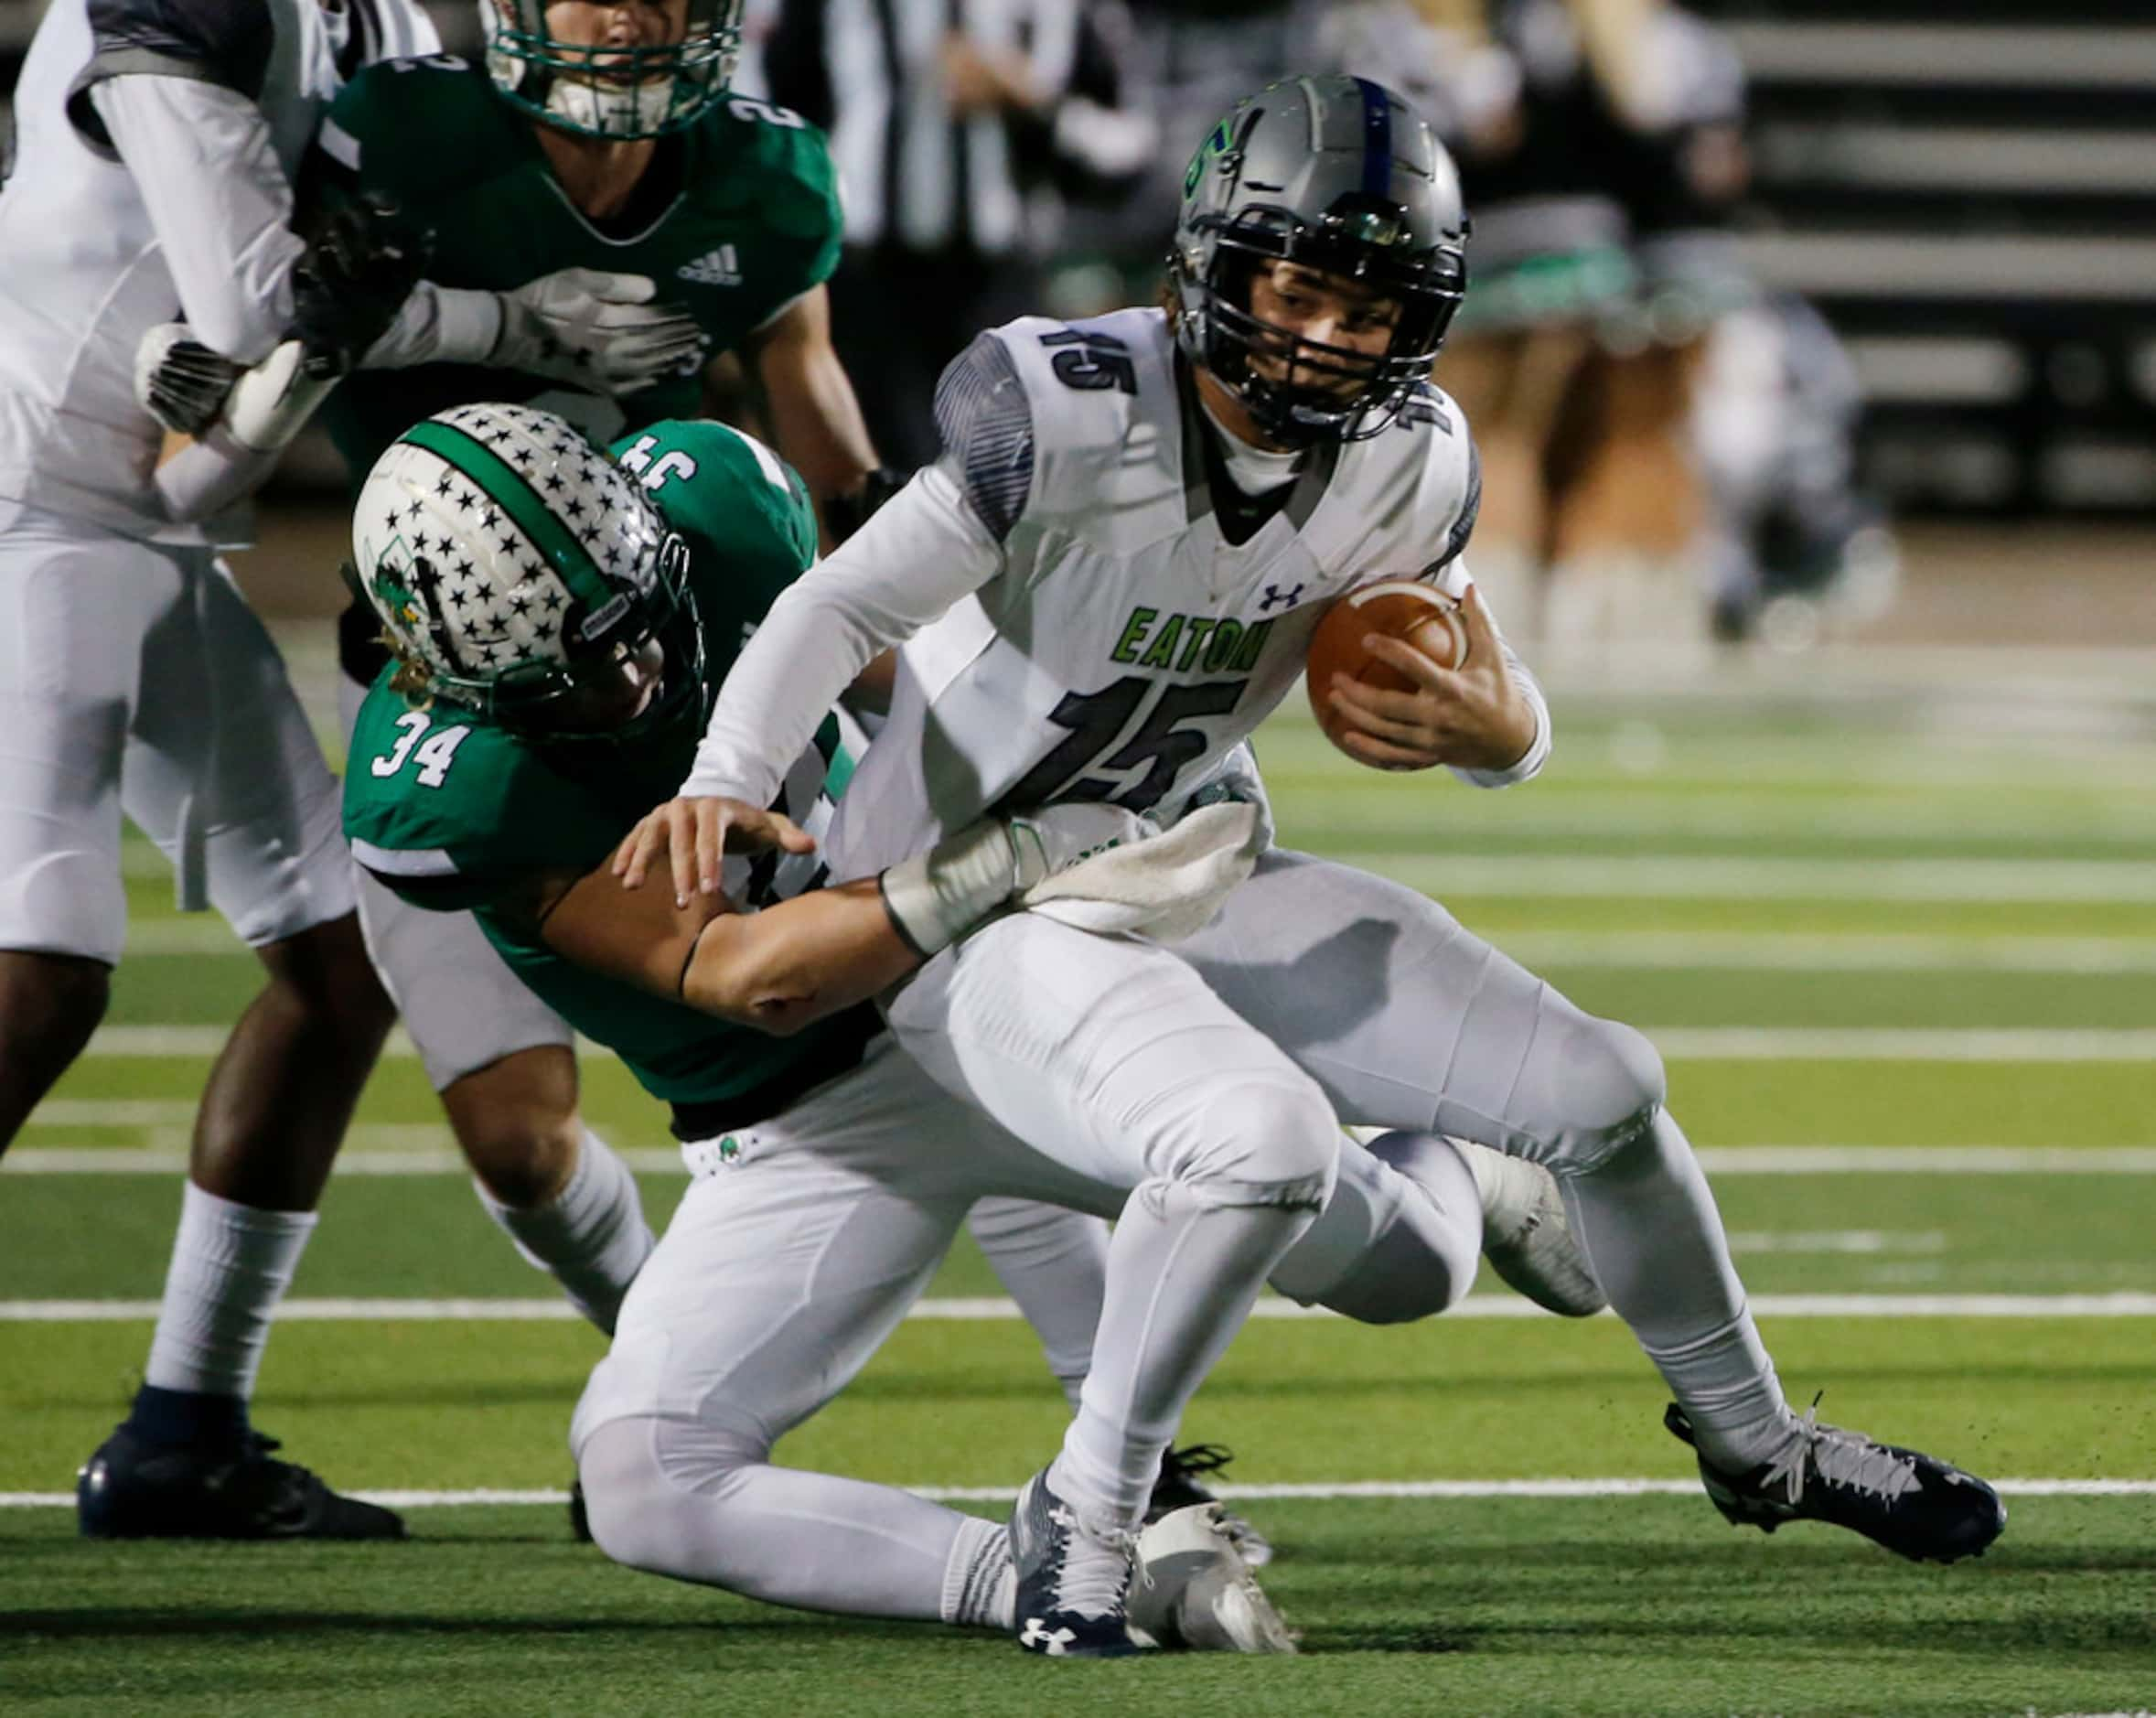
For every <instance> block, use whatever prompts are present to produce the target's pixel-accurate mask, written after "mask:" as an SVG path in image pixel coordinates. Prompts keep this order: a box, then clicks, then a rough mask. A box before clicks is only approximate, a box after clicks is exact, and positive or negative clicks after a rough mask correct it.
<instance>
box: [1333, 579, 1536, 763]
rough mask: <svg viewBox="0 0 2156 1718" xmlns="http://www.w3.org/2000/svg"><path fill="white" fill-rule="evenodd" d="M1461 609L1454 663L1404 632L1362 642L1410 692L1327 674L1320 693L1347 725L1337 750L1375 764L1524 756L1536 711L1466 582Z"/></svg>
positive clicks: (1514, 759)
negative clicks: (1463, 643) (1409, 684)
mask: <svg viewBox="0 0 2156 1718" xmlns="http://www.w3.org/2000/svg"><path fill="white" fill-rule="evenodd" d="M1460 614H1461V617H1462V619H1463V620H1464V622H1465V624H1466V628H1467V655H1466V660H1464V661H1463V662H1462V663H1461V664H1460V666H1459V667H1457V668H1441V667H1440V666H1439V665H1438V664H1437V663H1436V662H1434V661H1433V660H1431V659H1430V658H1429V657H1427V656H1425V655H1424V654H1423V653H1422V652H1421V651H1420V650H1416V649H1415V647H1414V646H1413V645H1411V644H1409V643H1407V642H1406V641H1405V640H1404V639H1391V638H1386V637H1384V636H1383V635H1381V634H1378V633H1372V634H1371V635H1370V636H1369V637H1368V639H1367V640H1366V641H1365V648H1366V649H1367V650H1368V651H1369V653H1370V655H1371V656H1372V657H1373V658H1375V659H1376V660H1378V661H1381V662H1383V663H1385V664H1386V665H1387V666H1389V667H1391V668H1396V669H1398V670H1399V671H1400V672H1401V673H1402V674H1405V675H1406V676H1407V677H1408V678H1409V679H1410V680H1411V681H1413V682H1415V690H1414V691H1412V692H1386V691H1382V690H1380V689H1379V688H1378V687H1375V686H1368V685H1364V684H1363V683H1361V682H1358V681H1354V680H1350V679H1349V678H1348V677H1347V676H1346V675H1345V674H1335V675H1334V676H1333V684H1332V686H1331V688H1330V689H1329V691H1328V692H1327V694H1326V695H1327V697H1328V699H1329V700H1330V702H1331V704H1332V707H1333V709H1334V710H1335V712H1337V713H1338V714H1339V715H1340V717H1341V718H1342V720H1343V721H1344V722H1346V724H1347V727H1346V730H1345V731H1344V732H1343V733H1342V734H1341V735H1340V736H1339V744H1340V746H1341V749H1342V750H1344V751H1346V752H1347V753H1348V754H1349V755H1350V756H1351V757H1357V758H1359V759H1360V760H1361V761H1362V762H1364V763H1366V764H1370V765H1373V766H1375V767H1376V768H1379V769H1432V768H1436V767H1437V766H1438V765H1440V764H1450V765H1453V766H1455V767H1457V768H1462V769H1508V768H1511V767H1512V766H1513V765H1514V764H1517V763H1518V761H1519V760H1520V759H1521V758H1522V757H1526V756H1527V753H1528V748H1529V746H1532V745H1533V744H1534V743H1535V713H1534V710H1533V709H1532V707H1530V706H1529V703H1528V701H1527V700H1526V698H1524V697H1522V696H1521V695H1520V691H1519V688H1518V687H1517V686H1515V685H1514V684H1513V683H1512V676H1511V675H1510V674H1508V673H1507V672H1506V671H1505V652H1504V649H1503V647H1502V646H1501V645H1500V644H1499V643H1498V642H1497V630H1496V628H1495V627H1494V626H1492V625H1491V624H1490V611H1489V610H1488V609H1486V608H1485V607H1483V602H1482V593H1481V592H1480V591H1478V590H1476V589H1475V586H1474V585H1469V586H1468V587H1467V594H1466V596H1464V598H1463V599H1462V600H1461V604H1460Z"/></svg>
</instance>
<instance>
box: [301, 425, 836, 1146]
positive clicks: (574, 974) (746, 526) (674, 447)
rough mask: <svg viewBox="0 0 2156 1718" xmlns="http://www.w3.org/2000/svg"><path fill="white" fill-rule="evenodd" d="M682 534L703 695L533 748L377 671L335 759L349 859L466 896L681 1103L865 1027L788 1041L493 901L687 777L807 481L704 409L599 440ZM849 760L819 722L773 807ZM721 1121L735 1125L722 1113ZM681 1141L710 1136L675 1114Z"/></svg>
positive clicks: (805, 548) (616, 827)
mask: <svg viewBox="0 0 2156 1718" xmlns="http://www.w3.org/2000/svg"><path fill="white" fill-rule="evenodd" d="M611 451H612V453H613V455H614V456H615V458H616V459H617V460H618V461H619V462H620V463H621V464H622V465H623V466H624V467H626V468H627V469H628V470H630V471H632V472H634V473H636V474H637V476H638V479H639V481H640V482H642V484H643V485H644V487H645V489H646V491H647V493H649V496H650V498H651V500H652V502H653V504H654V505H655V506H656V507H657V508H658V509H659V510H660V513H661V514H662V515H663V516H664V517H665V519H666V521H667V523H668V525H669V526H670V528H671V529H673V530H674V531H677V532H680V533H681V536H682V538H683V540H684V541H685V542H686V543H687V545H688V549H689V564H688V566H689V573H688V576H689V585H690V589H691V592H692V595H693V596H694V599H695V604H696V612H697V624H698V628H699V630H700V632H701V633H702V635H703V641H704V660H703V687H702V689H701V690H702V693H703V695H702V696H701V697H699V698H696V699H693V700H691V701H689V702H688V703H686V705H685V706H684V707H683V709H682V712H681V714H680V715H678V716H676V717H675V718H674V719H673V720H672V721H670V722H669V723H667V724H666V725H663V726H661V727H660V728H658V729H656V730H653V731H649V732H646V733H643V734H640V735H639V736H638V738H637V740H636V742H635V743H634V744H615V743H610V742H607V741H604V740H576V741H567V742H562V743H558V744H555V745H552V746H542V745H539V744H537V743H535V742H533V741H532V740H531V739H529V738H526V737H522V736H518V735H514V734H511V733H510V732H509V731H507V730H506V729H503V728H500V727H498V726H495V725H491V724H490V723H488V722H487V721H486V720H484V719H483V718H481V717H479V716H477V715H475V714H473V713H471V712H468V711H465V710H462V709H459V708H457V707H456V706H454V705H449V704H442V705H438V706H436V707H434V708H431V709H425V710H415V709H413V707H412V706H411V705H410V704H408V703H406V702H405V700H404V699H403V698H402V696H401V695H400V694H399V693H395V692H393V691H392V690H391V688H390V684H389V678H390V677H389V673H388V672H387V671H385V672H384V673H383V674H382V675H381V677H380V678H378V679H377V680H376V682H374V685H373V687H372V688H371V690H370V692H369V693H368V694H367V698H366V702H365V703H363V704H362V705H361V706H360V710H359V721H358V723H357V725H355V726H354V728H353V731H352V743H351V753H350V757H349V762H348V764H347V767H346V770H345V792H344V825H345V833H346V834H347V835H348V836H349V838H350V839H351V841H352V843H353V851H354V854H356V856H358V857H359V860H360V863H362V864H366V865H367V866H368V867H369V869H370V870H371V871H373V872H374V873H375V874H376V875H379V876H381V878H382V880H383V881H384V882H385V883H387V884H388V885H389V886H391V887H392V888H393V889H395V890H396V891H397V892H398V893H399V894H400V895H402V896H403V897H405V898H406V899H408V900H411V901H413V902H414V903H415V904H417V905H419V906H422V907H432V908H435V909H439V910H445V911H446V910H454V909H456V908H466V907H468V908H470V909H472V911H473V912H474V914H475V916H476V917H477V920H478V923H479V925H480V928H481V929H483V930H484V931H485V932H486V934H487V939H488V941H489V942H491V943H492V944H493V945H494V947H495V948H496V949H497V950H499V951H500V953H501V955H502V958H503V959H504V960H505V961H508V963H509V965H510V968H511V969H512V970H513V971H514V972H516V973H517V975H518V976H519V977H520V979H522V980H523V982H525V983H526V984H527V985H528V986H530V987H531V990H532V991H534V992H535V993H537V994H538V995H539V996H540V997H541V998H542V1000H543V1001H545V1002H546V1003H547V1004H549V1005H550V1006H551V1007H552V1008H553V1009H554V1010H555V1012H556V1013H558V1014H560V1015H562V1016H563V1018H564V1019H566V1020H567V1021H568V1022H569V1023H570V1024H571V1025H573V1026H574V1027H575V1028H576V1029H577V1030H578V1031H579V1032H581V1033H583V1034H584V1035H585V1036H586V1037H589V1038H593V1039H595V1040H597V1041H598V1042H599V1043H602V1044H605V1045H607V1046H608V1047H611V1048H613V1049H614V1050H615V1051H616V1052H617V1054H618V1055H619V1056H620V1057H621V1058H622V1060H623V1061H624V1062H625V1063H627V1065H628V1067H629V1068H630V1070H631V1071H632V1072H633V1073H634V1074H635V1075H636V1077H637V1078H638V1080H640V1081H641V1082H642V1084H643V1085H644V1087H645V1089H646V1090H649V1091H650V1092H651V1093H652V1094H653V1095H654V1096H655V1097H658V1098H661V1099H663V1100H665V1101H668V1102H670V1103H672V1104H675V1105H677V1106H681V1107H683V1108H684V1109H685V1110H687V1111H690V1112H691V1113H694V1112H695V1111H697V1110H698V1109H699V1108H703V1107H708V1109H715V1110H717V1111H723V1112H730V1107H731V1109H739V1108H740V1107H741V1106H742V1105H744V1104H748V1105H749V1106H750V1107H751V1110H752V1111H754V1110H755V1109H756V1108H757V1107H759V1106H757V1105H756V1099H757V1098H758V1096H759V1095H761V1097H762V1098H763V1099H764V1100H765V1101H767V1102H769V1103H770V1107H773V1108H776V1107H778V1104H777V1101H773V1099H772V1094H773V1093H780V1094H784V1093H789V1092H792V1091H798V1090H805V1089H806V1087H807V1086H809V1085H811V1084H814V1083H816V1082H818V1081H819V1080H821V1079H826V1078H828V1077H829V1076H830V1075H831V1074H832V1073H835V1072H837V1071H839V1070H840V1069H841V1068H844V1067H846V1066H848V1065H850V1064H851V1062H852V1061H853V1059H854V1058H856V1057H857V1056H858V1054H859V1051H860V1047H861V1046H862V1044H863V1042H864V1041H865V1040H866V1038H867V1037H868V1036H869V1035H870V1034H871V1033H872V1032H873V1031H874V1016H873V1015H872V1014H871V1013H870V1012H869V1011H868V1010H866V1009H853V1010H849V1011H848V1012H847V1013H845V1014H842V1015H834V1016H832V1017H831V1018H830V1019H827V1020H824V1021H821V1022H819V1023H818V1024H816V1025H812V1026H810V1027H809V1028H808V1029H807V1030H805V1031H803V1032H800V1033H798V1034H796V1035H794V1036H790V1037H784V1038H779V1037H773V1036H768V1035H767V1034H765V1033H761V1032H757V1031H755V1030H753V1029H751V1028H749V1027H745V1026H737V1025H729V1024H728V1023H727V1022H725V1021H723V1020H717V1019H714V1018H713V1017H712V1016H710V1015H703V1014H699V1013H697V1012H696V1011H695V1010H693V1009H692V1008H689V1007H686V1006H684V1005H683V1004H680V1003H675V1002H669V1001H667V1000H665V999H664V998H662V997H659V996H655V995H653V994H651V993H649V992H647V991H642V990H639V989H638V988H637V987H635V986H634V985H631V984H627V983H623V982H620V981H618V980H616V979H611V978H606V977H604V976H602V975H600V974H598V973H595V972H589V971H587V970H585V969H584V968H581V967H578V966H575V965H573V964H572V963H571V962H569V961H565V960H563V959H562V957H561V956H559V955H557V954H555V953H554V952H553V951H552V950H550V949H548V948H547V947H546V946H545V944H544V943H543V942H542V941H540V940H538V939H537V938H536V937H533V936H530V935H528V934H527V933H526V932H525V931H524V930H523V929H522V928H521V926H520V923H519V921H518V920H517V918H515V917H514V916H507V915H503V914H501V913H499V912H497V911H495V910H494V904H495V903H497V902H500V901H503V900H505V899H509V898H513V897H514V895H515V894H516V892H517V891H518V890H519V888H520V886H521V885H522V883H523V882H524V881H525V880H526V879H528V878H530V877H531V875H533V874H534V873H541V872H559V871H563V870H572V871H576V872H580V873H582V872H589V871H591V870H594V869H595V868H596V867H597V866H599V865H600V864H604V863H605V862H606V857H607V855H608V854H610V853H611V852H612V851H613V850H614V848H615V847H616V845H617V844H618V843H619V842H620V840H621V838H622V837H623V836H624V835H625V834H627V832H628V830H629V827H630V825H632V824H633V823H634V822H635V821H637V819H638V818H639V817H641V816H642V815H643V814H644V813H645V812H646V811H649V810H650V809H651V808H652V807H653V806H654V805H657V804H659V803H660V801H662V800H668V799H670V798H671V797H672V796H673V794H674V793H675V791H676V790H677V789H679V788H680V786H681V780H682V778H684V777H685V776H686V775H687V774H688V772H689V766H690V763H691V760H692V757H694V754H695V751H696V746H697V742H698V741H699V740H700V739H701V738H702V737H703V717H704V714H705V712H706V711H707V710H708V709H709V708H710V706H711V700H712V699H713V697H714V696H715V695H716V693H717V690H718V686H719V683H720V682H721V681H723V680H724V678H725V675H726V671H727V670H728V669H729V668H731V667H732V666H733V663H734V659H735V657H736V656H737V655H738V654H739V653H740V650H741V647H742V645H743V644H744V643H745V641H746V639H747V637H748V635H749V634H750V633H751V632H753V631H754V630H755V629H756V625H757V623H758V622H759V621H761V620H762V618H763V617H764V615H765V613H766V611H767V609H768V608H769V607H770V606H771V603H772V601H773V600H774V599H775V598H776V597H777V596H778V593H779V592H780V591H782V590H784V589H785V588H786V587H787V586H788V585H790V584H791V583H792V582H793V581H794V579H795V578H797V577H798V576H799V574H800V573H801V572H802V570H803V569H804V568H806V567H807V566H808V565H809V564H810V563H811V562H812V561H813V560H814V559H815V556H816V516H815V512H814V510H813V509H812V508H811V507H810V502H809V498H808V493H807V491H806V490H805V489H803V488H802V487H801V482H800V479H799V478H798V477H797V476H795V475H794V473H793V472H792V470H791V469H789V468H788V467H787V466H786V465H785V464H784V463H783V462H781V461H780V460H779V458H778V456H777V455H775V454H773V453H772V452H771V451H770V450H769V449H768V448H766V447H765V446H762V444H760V443H758V442H755V441H752V440H751V439H749V438H748V437H747V436H745V435H740V434H739V433H737V432H736V431H734V430H731V429H729V428H727V427H726V426H725V425H724V424H713V423H661V424H653V425H652V426H651V427H650V428H649V429H648V430H646V431H644V432H643V433H641V434H639V435H631V436H627V437H624V438H623V439H622V440H621V441H619V442H617V444H616V445H615V446H614V447H613V449H612V450H611ZM851 771H852V759H851V757H849V756H848V754H847V753H846V752H845V750H844V749H843V748H842V746H841V745H840V743H839V728H838V724H837V722H836V721H835V720H827V721H826V722H825V724H824V725H823V729H822V731H821V733H820V734H819V735H818V736H817V740H816V744H815V745H814V746H812V747H811V748H810V750H809V751H807V752H805V753H803V754H802V756H801V757H800V758H799V760H797V762H796V764H795V766H794V768H792V769H791V770H790V771H789V772H788V777H787V781H786V785H785V787H784V788H783V789H781V792H780V797H779V800H778V809H779V810H781V811H785V812H786V813H787V814H788V816H790V817H792V818H793V819H794V821H796V822H799V824H801V825H802V827H803V828H805V829H807V830H808V831H809V832H810V833H811V834H821V832H822V831H823V829H824V828H825V827H827V826H828V824H829V821H830V818H831V800H833V799H834V798H835V797H836V796H837V794H838V793H839V792H840V791H842V789H843V787H844V784H845V778H846V777H847V776H848V775H849V774H850V773H851ZM727 863H728V875H727V889H728V892H729V894H732V895H734V896H735V898H736V899H740V898H742V897H745V898H746V904H748V905H751V906H756V907H762V906H767V905H769V904H770V903H772V902H774V901H778V900H781V899H785V898H787V897H790V896H792V895H796V894H799V893H800V892H802V891H803V890H804V889H807V888H810V887H813V886H815V885H817V884H818V883H820V882H821V880H822V869H821V864H819V863H818V862H817V860H816V858H815V855H813V854H809V855H803V856H799V857H787V858H784V859H781V858H778V857H776V856H766V857H762V858H759V859H757V860H756V861H755V862H753V863H750V862H745V861H742V860H738V859H734V860H729V861H728V862H727ZM726 1124H728V1125H730V1124H731V1123H726ZM681 1125H682V1126H683V1128H684V1137H701V1136H703V1134H705V1133H711V1132H716V1131H719V1130H718V1128H717V1127H714V1126H713V1125H711V1124H710V1123H709V1122H682V1123H681Z"/></svg>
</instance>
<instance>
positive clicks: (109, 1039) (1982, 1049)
mask: <svg viewBox="0 0 2156 1718" xmlns="http://www.w3.org/2000/svg"><path fill="white" fill-rule="evenodd" d="M2151 880H2156V876H2152V879H2151ZM1640 1030H1641V1031H1643V1032H1645V1033H1646V1035H1647V1036H1649V1037H1651V1038H1653V1039H1654V1041H1655V1043H1656V1044H1657V1047H1659V1048H1660V1049H1661V1052H1662V1054H1663V1055H1665V1056H1667V1057H1668V1058H1671V1059H1672V1060H1676V1061H1699V1062H1732V1061H1734V1062H1789V1061H1796V1062H1817V1061H1893V1062H1903V1061H1908V1062H2142V1061H2156V1030H2140V1029H2136V1028H2131V1027H2116V1028H2114V1027H2104V1026H2086V1027H2079V1028H2070V1029H2065V1030H2051V1029H2046V1028H2043V1027H2011V1026H1999V1027H1994V1026H1977V1027H1968V1028H1964V1027H1927V1026H1915V1027H1902V1026H1817V1027H1815V1026H1650V1025H1642V1026H1641V1027H1640ZM226 1034H227V1028H226V1027H223V1026H100V1027H99V1028H98V1029H97V1031H96V1033H95V1034H94V1035H93V1036H91V1040H90V1052H89V1053H90V1054H91V1055H92V1056H116V1057H176V1058H184V1057H198V1058H209V1057H212V1056H215V1055H216V1054H217V1053H218V1051H219V1050H220V1049H221V1048H223V1047H224V1041H225V1037H226ZM418 1053H419V1052H418V1051H417V1050H415V1049H413V1046H412V1040H411V1039H410V1038H408V1037H407V1036H405V1035H404V1032H403V1029H402V1027H400V1028H398V1029H397V1030H396V1031H395V1032H392V1034H391V1035H390V1040H389V1044H388V1047H386V1048H385V1049H384V1050H383V1052H382V1054H383V1055H385V1056H392V1057H401V1058H411V1057H413V1056H416V1055H417V1054H418Z"/></svg>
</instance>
